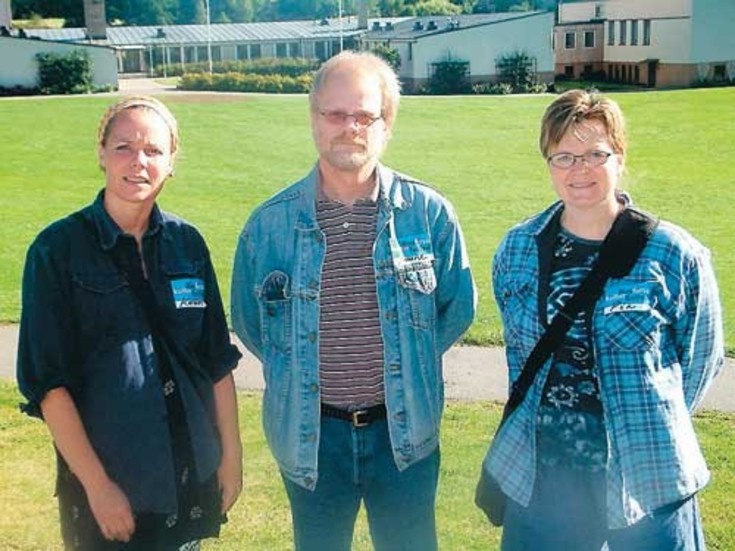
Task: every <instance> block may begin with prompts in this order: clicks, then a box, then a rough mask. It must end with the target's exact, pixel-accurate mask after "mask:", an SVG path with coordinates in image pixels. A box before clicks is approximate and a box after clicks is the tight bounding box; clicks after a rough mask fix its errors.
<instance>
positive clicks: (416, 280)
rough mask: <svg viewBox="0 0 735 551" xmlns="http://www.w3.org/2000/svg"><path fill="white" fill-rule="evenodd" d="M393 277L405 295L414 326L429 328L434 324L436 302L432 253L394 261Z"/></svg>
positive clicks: (435, 282)
mask: <svg viewBox="0 0 735 551" xmlns="http://www.w3.org/2000/svg"><path fill="white" fill-rule="evenodd" d="M394 269H395V277H396V281H397V282H398V285H399V288H400V289H401V291H402V293H403V294H405V295H406V297H407V303H408V307H409V309H410V310H411V321H412V324H413V325H414V326H415V327H418V328H420V329H429V328H431V327H433V326H434V318H435V317H436V303H435V300H434V290H435V289H436V285H437V281H436V273H435V272H434V255H433V254H421V255H418V256H414V257H405V258H402V259H401V260H400V261H398V262H396V261H394Z"/></svg>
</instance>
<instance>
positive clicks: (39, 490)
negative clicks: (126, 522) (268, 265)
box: [0, 379, 735, 551]
mask: <svg viewBox="0 0 735 551" xmlns="http://www.w3.org/2000/svg"><path fill="white" fill-rule="evenodd" d="M239 398H240V426H241V427H242V428H241V431H242V439H243V443H244V445H245V463H244V468H245V489H244V491H243V494H242V496H241V498H240V500H239V501H238V503H237V504H236V505H235V507H234V509H233V510H232V512H231V513H230V515H229V517H230V518H229V522H228V523H227V524H226V525H225V527H224V530H223V533H222V537H221V539H220V540H217V541H216V542H211V543H207V544H206V545H205V546H204V549H207V550H209V549H212V550H214V549H221V550H223V551H225V550H232V551H235V550H236V551H286V550H288V549H291V548H292V543H291V519H290V513H289V509H288V503H287V499H286V495H285V493H284V491H283V488H282V484H281V480H280V476H279V475H278V470H277V468H276V466H275V463H274V462H273V459H272V458H271V455H270V453H269V452H268V449H267V446H266V444H265V440H264V437H263V431H262V430H261V425H260V422H261V421H260V400H261V395H260V394H257V393H241V394H240V395H239ZM19 400H20V397H19V395H18V393H17V391H16V389H15V387H14V385H12V384H11V383H10V382H9V381H7V380H2V379H0V480H2V484H0V503H2V504H3V505H2V511H3V513H2V515H0V549H8V550H10V549H14V550H23V551H40V550H43V551H53V550H58V549H61V546H60V543H59V536H58V527H57V525H58V521H57V513H56V508H55V507H56V500H55V499H54V498H53V480H54V456H53V450H52V447H51V443H50V439H49V437H48V435H47V431H46V428H45V426H44V425H43V424H42V423H41V422H40V421H38V420H35V419H30V418H28V417H26V416H24V415H22V414H20V413H19V412H18V409H17V403H18V402H19ZM499 416H500V407H499V406H498V405H496V404H491V403H481V402H477V403H456V402H455V403H450V404H448V406H447V409H446V411H445V414H444V422H443V433H442V472H441V480H440V485H439V496H438V502H437V524H438V530H439V543H440V549H443V550H446V551H492V550H496V549H497V548H498V541H499V535H500V531H499V530H498V529H495V528H491V527H490V526H489V525H488V524H487V522H486V521H485V520H484V518H483V516H482V513H481V512H480V511H479V510H478V509H476V508H475V506H474V504H473V502H472V497H473V492H474V486H475V482H476V476H477V474H478V472H479V466H480V464H481V462H482V458H483V457H484V454H485V450H486V448H487V443H488V441H489V437H490V435H491V434H492V433H493V432H494V429H495V426H496V425H497V423H498V421H499ZM696 426H697V432H698V434H699V436H700V440H701V443H702V447H703V449H704V452H705V456H706V457H707V461H708V463H709V465H710V468H711V469H712V473H713V482H712V484H711V485H710V486H709V487H708V488H707V489H705V490H704V491H703V492H702V494H701V501H700V503H701V509H702V518H703V523H704V528H705V533H706V538H707V543H708V546H709V549H710V550H712V551H732V550H733V549H735V461H734V460H733V458H734V457H735V439H733V438H732V435H733V431H735V416H733V415H725V414H718V413H711V412H710V413H704V414H701V415H698V416H697V418H696ZM353 549H354V550H355V551H368V550H369V549H371V546H370V543H369V538H368V535H367V529H366V523H365V519H364V516H361V518H360V520H359V522H358V528H357V531H356V534H355V541H354V547H353Z"/></svg>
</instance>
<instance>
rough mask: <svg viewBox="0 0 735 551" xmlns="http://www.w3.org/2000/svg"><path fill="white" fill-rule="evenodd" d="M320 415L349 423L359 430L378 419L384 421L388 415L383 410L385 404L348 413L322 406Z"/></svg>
mask: <svg viewBox="0 0 735 551" xmlns="http://www.w3.org/2000/svg"><path fill="white" fill-rule="evenodd" d="M322 415H324V416H325V417H334V418H335V419H342V420H343V421H349V422H350V423H352V426H353V427H357V428H360V427H367V426H368V425H369V424H370V423H372V422H373V421H377V420H378V419H385V418H386V416H387V415H388V414H387V412H386V410H385V404H378V405H377V406H371V407H369V408H362V409H356V410H355V411H348V410H346V409H339V408H336V407H334V406H330V405H329V404H322Z"/></svg>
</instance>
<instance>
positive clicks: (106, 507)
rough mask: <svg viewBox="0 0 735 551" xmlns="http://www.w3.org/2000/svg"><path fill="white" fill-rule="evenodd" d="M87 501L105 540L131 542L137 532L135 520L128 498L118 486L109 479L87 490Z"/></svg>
mask: <svg viewBox="0 0 735 551" xmlns="http://www.w3.org/2000/svg"><path fill="white" fill-rule="evenodd" d="M87 499H88V500H89V508H90V509H91V510H92V514H93V515H94V520H96V521H97V525H98V526H99V527H100V532H102V535H103V536H104V537H105V539H108V540H112V541H123V542H127V541H130V538H131V537H132V536H133V533H134V532H135V519H134V518H133V511H132V509H131V508H130V502H129V501H128V498H127V497H126V496H125V494H124V493H123V491H122V490H121V489H120V487H119V486H118V485H117V484H115V483H114V482H113V481H112V480H110V479H107V480H106V481H105V482H103V483H101V484H100V485H99V487H95V488H94V489H91V490H87Z"/></svg>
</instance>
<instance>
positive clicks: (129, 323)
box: [72, 270, 136, 349]
mask: <svg viewBox="0 0 735 551" xmlns="http://www.w3.org/2000/svg"><path fill="white" fill-rule="evenodd" d="M72 281H73V283H74V297H75V298H74V312H75V315H76V319H77V323H78V325H79V328H80V331H81V336H82V341H83V342H82V347H83V348H84V349H89V347H87V346H86V344H85V343H90V344H91V345H92V346H94V345H96V344H98V343H101V342H103V341H106V340H109V339H113V338H115V337H116V336H118V335H126V334H130V332H131V331H133V330H134V329H135V326H136V325H135V319H136V316H135V304H134V303H133V302H132V300H133V299H132V297H131V295H130V293H129V292H128V283H127V281H125V280H124V279H123V278H122V277H121V276H120V274H119V273H118V272H116V271H105V270H101V271H100V270H97V271H93V270H90V271H85V270H81V271H77V272H75V273H74V274H73V275H72Z"/></svg>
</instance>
